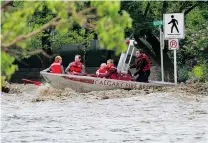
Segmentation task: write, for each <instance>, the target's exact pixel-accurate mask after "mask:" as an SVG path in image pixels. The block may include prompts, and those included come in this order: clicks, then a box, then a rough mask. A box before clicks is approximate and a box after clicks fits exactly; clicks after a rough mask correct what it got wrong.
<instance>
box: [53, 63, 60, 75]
mask: <svg viewBox="0 0 208 143" xmlns="http://www.w3.org/2000/svg"><path fill="white" fill-rule="evenodd" d="M50 72H51V73H58V74H61V73H62V71H61V63H59V62H54V63H53V64H52V65H51V67H50Z"/></svg>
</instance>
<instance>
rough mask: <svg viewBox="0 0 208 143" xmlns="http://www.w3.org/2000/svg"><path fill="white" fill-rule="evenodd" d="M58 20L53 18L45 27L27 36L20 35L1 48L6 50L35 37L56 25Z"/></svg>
mask: <svg viewBox="0 0 208 143" xmlns="http://www.w3.org/2000/svg"><path fill="white" fill-rule="evenodd" d="M59 20H60V18H59V17H56V18H53V19H52V20H51V21H50V22H48V23H46V24H45V25H43V26H42V27H40V28H39V29H38V30H36V31H34V32H31V33H29V34H26V35H20V36H18V37H17V38H16V39H14V40H13V41H12V42H10V43H9V44H2V45H1V48H8V47H11V46H13V45H15V44H17V43H18V42H21V41H23V40H25V39H28V38H31V37H33V36H35V35H37V34H38V33H40V32H42V31H44V30H46V29H48V28H49V27H52V26H55V25H57V24H58V23H59V22H58V21H59Z"/></svg>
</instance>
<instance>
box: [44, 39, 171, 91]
mask: <svg viewBox="0 0 208 143" xmlns="http://www.w3.org/2000/svg"><path fill="white" fill-rule="evenodd" d="M134 44H135V41H134V40H129V42H128V49H127V52H126V53H122V54H121V56H120V59H119V63H118V66H117V70H118V76H117V79H107V78H100V77H98V76H97V75H95V74H85V75H69V74H54V73H49V72H46V71H44V70H43V71H41V72H40V74H41V75H42V76H43V78H44V79H45V81H46V82H48V83H49V84H50V85H51V86H52V87H54V88H59V89H65V88H71V89H73V90H76V91H78V92H90V91H98V90H113V89H141V88H143V87H146V86H150V87H151V86H153V87H158V86H174V85H175V84H174V83H170V82H160V81H149V82H148V83H143V82H136V81H135V79H134V78H133V77H131V76H130V75H129V74H128V68H129V65H130V61H131V59H132V56H133V53H134V50H135V47H134ZM129 53H130V54H129ZM128 56H129V57H128ZM127 57H128V58H127ZM127 59H128V60H127Z"/></svg>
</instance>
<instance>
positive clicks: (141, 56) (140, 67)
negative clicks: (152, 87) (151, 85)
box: [130, 50, 150, 82]
mask: <svg viewBox="0 0 208 143" xmlns="http://www.w3.org/2000/svg"><path fill="white" fill-rule="evenodd" d="M130 68H136V72H135V73H134V76H137V75H138V74H139V76H138V77H137V78H136V81H138V82H148V78H149V76H150V58H149V57H148V56H147V55H146V54H145V53H143V52H142V51H141V50H140V51H136V60H135V64H134V65H132V66H130Z"/></svg>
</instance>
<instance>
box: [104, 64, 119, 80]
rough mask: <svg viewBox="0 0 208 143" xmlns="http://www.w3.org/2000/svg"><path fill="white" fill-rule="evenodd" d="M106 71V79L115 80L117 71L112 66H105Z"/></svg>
mask: <svg viewBox="0 0 208 143" xmlns="http://www.w3.org/2000/svg"><path fill="white" fill-rule="evenodd" d="M106 69H107V71H108V73H107V76H106V77H110V78H111V79H117V69H116V67H115V66H114V64H111V65H107V67H106Z"/></svg>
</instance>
